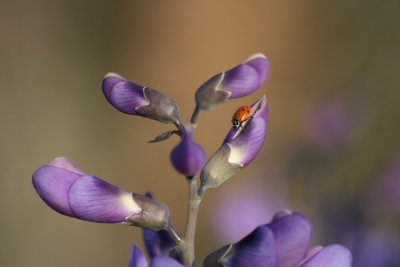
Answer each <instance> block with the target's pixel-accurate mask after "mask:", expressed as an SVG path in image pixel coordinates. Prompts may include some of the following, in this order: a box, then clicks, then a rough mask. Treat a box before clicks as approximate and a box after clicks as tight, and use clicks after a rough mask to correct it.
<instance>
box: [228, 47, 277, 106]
mask: <svg viewBox="0 0 400 267" xmlns="http://www.w3.org/2000/svg"><path fill="white" fill-rule="evenodd" d="M268 74H269V63H268V61H267V59H266V57H265V56H264V55H262V54H255V55H253V56H251V57H250V58H249V59H247V60H246V61H245V62H244V63H243V64H241V65H239V66H236V67H234V68H232V69H230V70H229V71H227V72H225V76H224V80H223V82H222V86H221V88H222V89H223V90H225V91H229V92H230V95H229V99H235V98H239V97H243V96H247V95H249V94H251V93H253V92H254V91H255V90H257V89H258V88H259V87H260V86H261V85H262V84H263V83H264V81H265V79H266V78H267V76H268Z"/></svg>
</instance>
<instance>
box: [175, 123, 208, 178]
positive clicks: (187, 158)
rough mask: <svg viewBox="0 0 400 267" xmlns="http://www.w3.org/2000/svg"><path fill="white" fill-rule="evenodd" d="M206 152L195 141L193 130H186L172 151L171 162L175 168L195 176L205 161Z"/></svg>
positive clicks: (186, 174) (182, 172)
mask: <svg viewBox="0 0 400 267" xmlns="http://www.w3.org/2000/svg"><path fill="white" fill-rule="evenodd" d="M204 159H205V153H204V150H203V148H202V147H201V146H200V145H198V144H196V143H195V142H194V141H193V135H192V131H191V130H190V129H189V130H186V132H185V133H184V134H183V136H182V139H181V141H180V143H179V144H178V145H177V146H176V147H175V148H174V149H173V150H172V151H171V162H172V165H173V166H174V168H175V170H177V171H178V172H179V173H181V174H183V175H185V176H186V177H193V176H194V175H195V174H196V173H197V172H198V171H199V170H200V168H201V166H202V165H203V163H204Z"/></svg>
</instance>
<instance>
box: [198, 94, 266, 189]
mask: <svg viewBox="0 0 400 267" xmlns="http://www.w3.org/2000/svg"><path fill="white" fill-rule="evenodd" d="M266 133H267V98H266V97H265V96H263V97H262V98H260V99H259V100H258V101H257V102H255V103H254V104H253V105H252V106H251V115H250V119H248V120H247V121H245V122H244V123H243V124H242V126H241V127H239V128H238V129H235V128H232V129H231V130H230V131H229V132H228V134H227V136H226V138H225V140H224V142H223V144H222V146H221V147H220V148H219V149H218V150H217V151H216V152H215V154H214V155H212V156H211V158H210V159H209V160H208V161H207V162H206V164H205V165H204V167H203V169H202V170H201V174H200V179H201V188H200V193H202V192H203V191H204V190H205V189H207V188H213V187H217V186H219V185H221V184H222V183H223V182H225V181H226V180H228V179H229V178H231V177H232V176H233V175H235V174H236V173H237V171H238V170H240V169H241V168H244V167H246V166H247V165H248V164H250V162H252V161H253V160H254V159H255V157H256V156H257V154H258V153H259V152H260V150H261V147H262V146H263V144H264V140H265V136H266Z"/></svg>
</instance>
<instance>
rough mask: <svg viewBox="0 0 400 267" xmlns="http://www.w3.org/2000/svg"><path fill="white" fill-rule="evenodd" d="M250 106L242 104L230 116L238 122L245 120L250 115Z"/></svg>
mask: <svg viewBox="0 0 400 267" xmlns="http://www.w3.org/2000/svg"><path fill="white" fill-rule="evenodd" d="M250 112H251V108H250V107H249V106H242V107H240V108H238V110H237V111H236V112H235V114H234V115H233V117H232V120H235V121H237V122H239V123H242V122H244V121H246V120H247V119H248V118H249V116H250Z"/></svg>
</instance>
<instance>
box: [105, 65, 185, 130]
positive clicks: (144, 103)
mask: <svg viewBox="0 0 400 267" xmlns="http://www.w3.org/2000/svg"><path fill="white" fill-rule="evenodd" d="M101 87H102V89H103V93H104V96H105V97H106V98H107V100H108V102H110V104H111V105H113V106H114V107H115V108H116V109H118V110H119V111H121V112H123V113H126V114H130V115H138V116H142V117H146V118H149V119H153V120H156V121H160V122H163V123H179V112H178V107H177V106H176V104H175V102H174V101H173V100H172V99H170V98H169V97H167V96H165V95H163V94H162V93H160V92H159V91H157V90H155V89H152V88H150V87H145V86H141V85H137V84H134V83H132V82H130V81H128V80H126V79H125V78H123V77H122V76H120V75H118V74H116V73H111V72H110V73H107V74H106V76H105V77H104V79H103V83H102V86H101Z"/></svg>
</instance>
